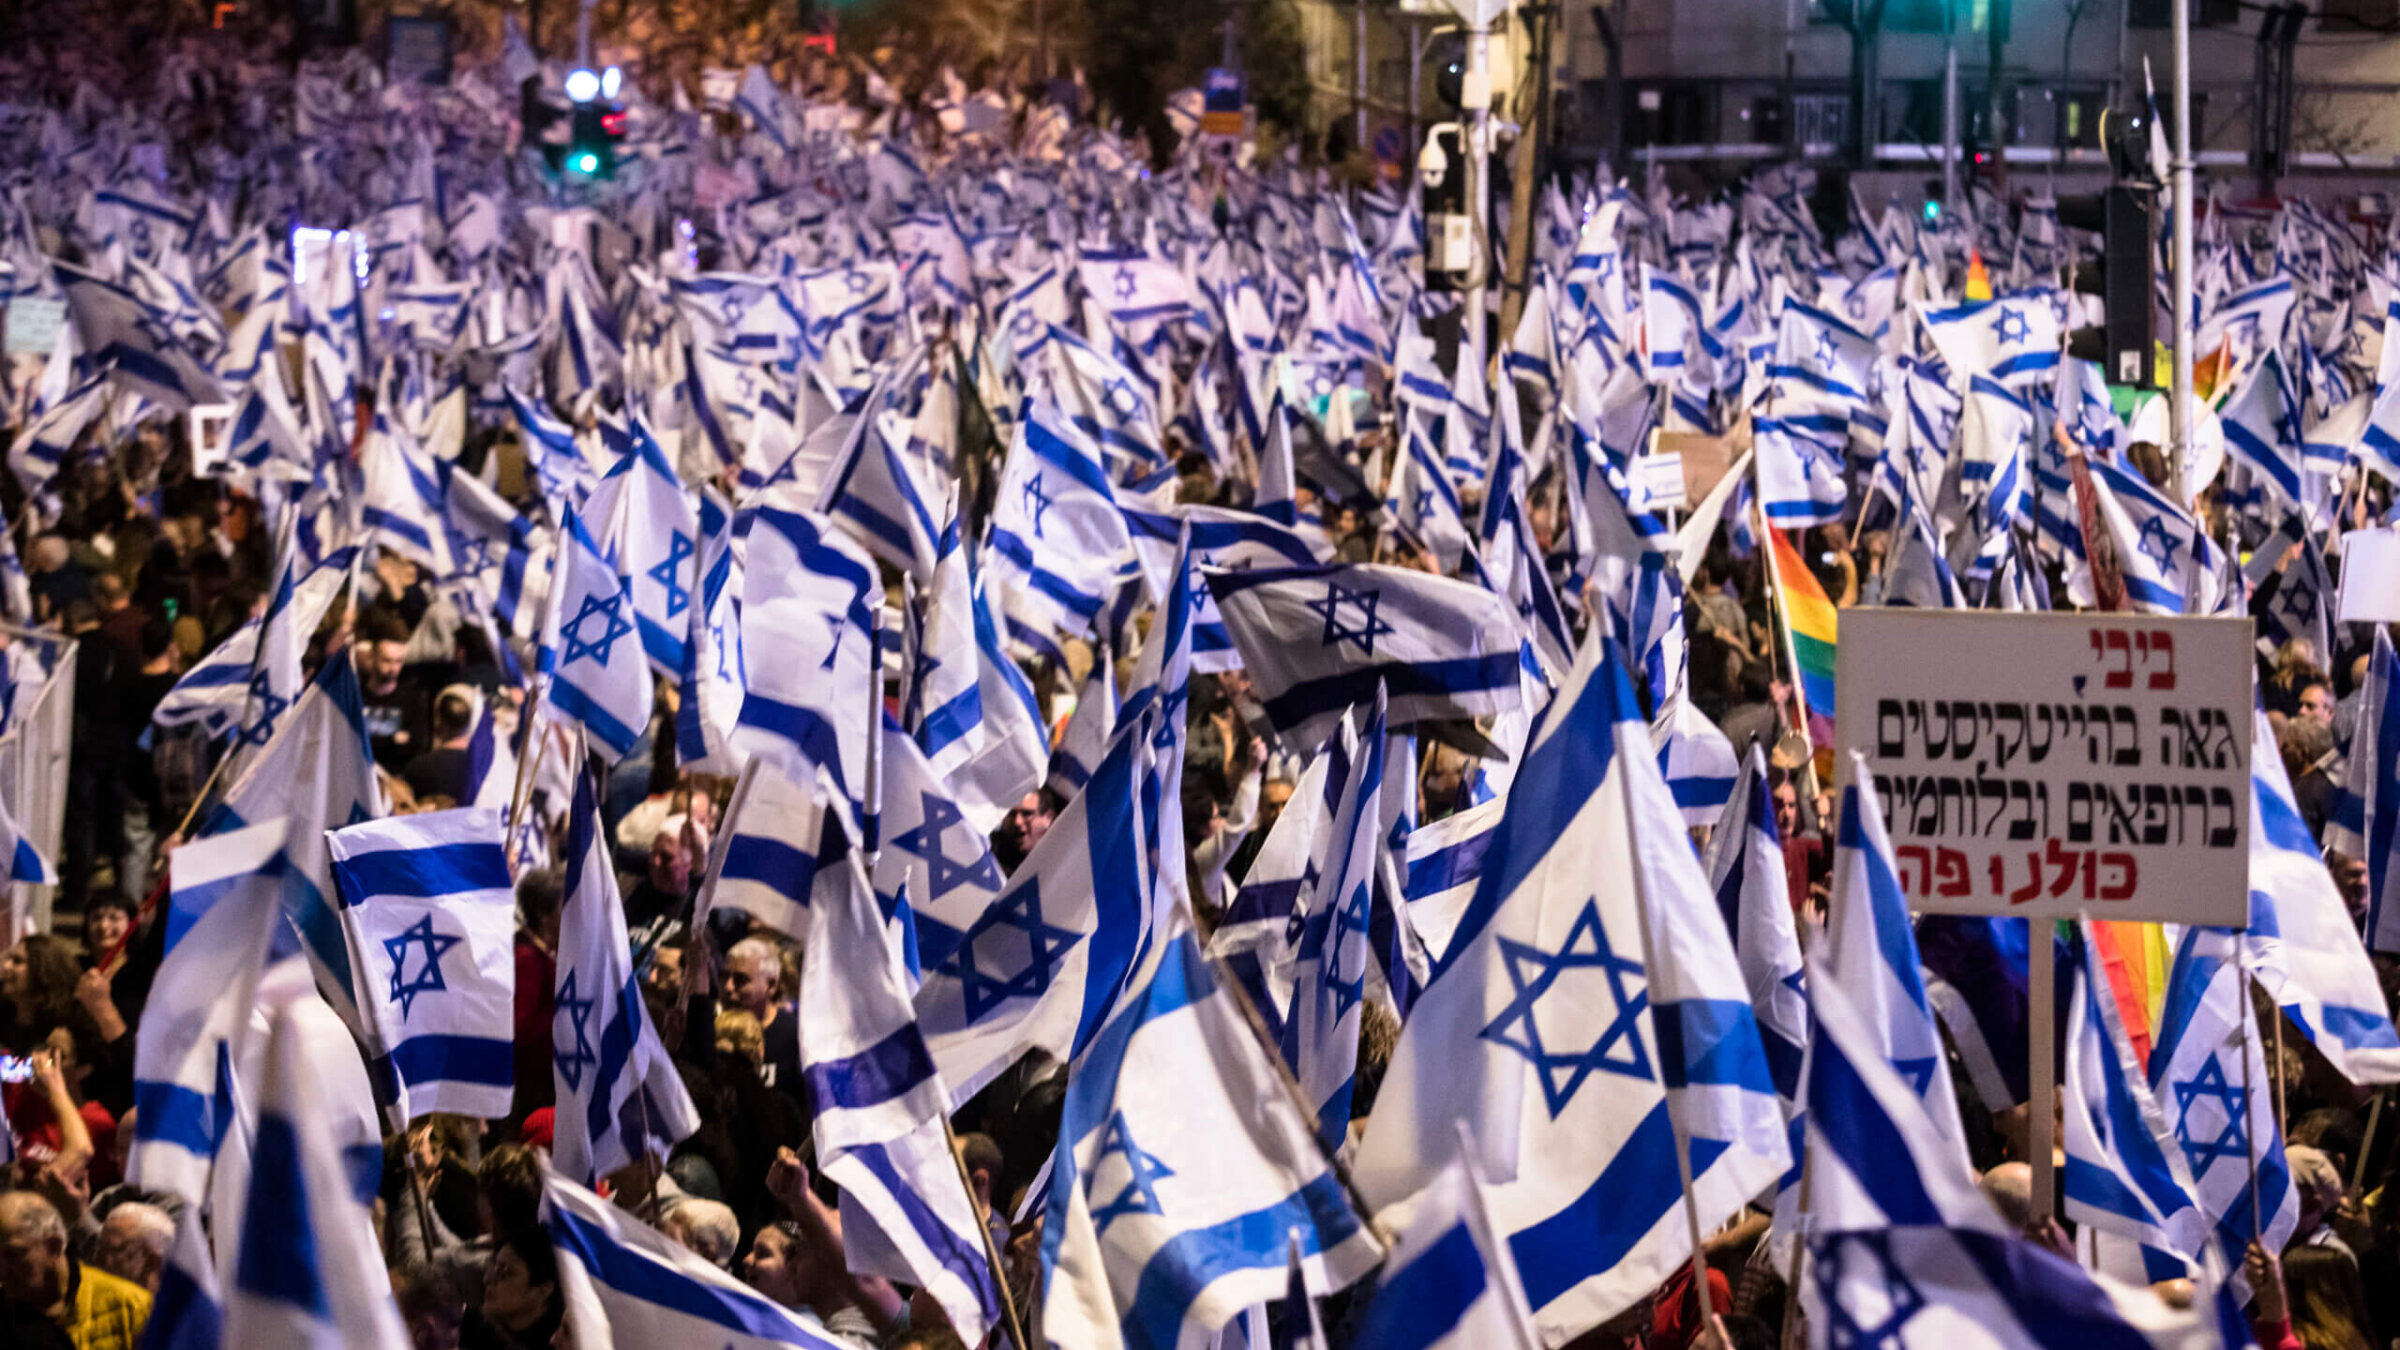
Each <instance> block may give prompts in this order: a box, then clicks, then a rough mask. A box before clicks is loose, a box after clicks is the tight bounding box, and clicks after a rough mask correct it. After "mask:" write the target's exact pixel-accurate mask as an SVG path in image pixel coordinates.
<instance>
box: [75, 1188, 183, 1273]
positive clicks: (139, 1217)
mask: <svg viewBox="0 0 2400 1350" xmlns="http://www.w3.org/2000/svg"><path fill="white" fill-rule="evenodd" d="M174 1245H175V1221H174V1220H173V1219H171V1218H169V1217H167V1212H166V1211H165V1210H163V1209H160V1208H159V1207H158V1206H156V1205H150V1204H144V1203H142V1202H141V1201H139V1200H128V1201H126V1202H125V1203H124V1204H121V1205H118V1206H117V1207H116V1208H115V1209H112V1210H110V1211H109V1212H108V1217H107V1218H106V1219H104V1220H102V1221H101V1224H100V1238H99V1240H98V1241H97V1242H95V1243H94V1244H93V1245H92V1264H93V1265H95V1266H97V1267H99V1268H100V1269H102V1270H105V1271H107V1272H108V1273H109V1274H111V1275H115V1276H117V1277H119V1278H121V1279H126V1280H130V1281H132V1282H133V1283H135V1284H138V1285H140V1286H141V1287H142V1288H144V1289H147V1290H149V1291H150V1292H151V1293H153V1294H155V1293H157V1292H158V1273H159V1271H161V1270H163V1269H165V1267H166V1264H167V1249H168V1248H170V1247H172V1246H174Z"/></svg>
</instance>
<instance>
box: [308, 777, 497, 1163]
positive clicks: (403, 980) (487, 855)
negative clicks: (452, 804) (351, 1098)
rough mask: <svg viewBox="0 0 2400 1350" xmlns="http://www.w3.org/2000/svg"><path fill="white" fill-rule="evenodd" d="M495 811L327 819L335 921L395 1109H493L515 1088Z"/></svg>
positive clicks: (490, 1113) (415, 1112)
mask: <svg viewBox="0 0 2400 1350" xmlns="http://www.w3.org/2000/svg"><path fill="white" fill-rule="evenodd" d="M504 828H505V827H504V825H503V822H502V819H501V813H500V812H499V811H497V810H493V809H491V808H489V807H473V806H467V807H460V808H458V809H456V810H453V811H432V812H424V813H420V814H417V815H413V816H401V817H397V818H394V819H391V820H378V821H370V822H369V823H367V824H364V825H353V826H351V827H350V828H348V829H344V830H336V831H334V832H333V833H332V834H331V835H330V836H329V837H328V838H327V840H326V843H327V845H328V847H330V848H331V850H332V852H333V875H334V880H335V882H336V883H337V884H338V885H339V886H340V888H341V897H342V905H343V909H342V923H343V927H344V928H345V929H346V930H347V931H348V933H349V934H350V942H351V950H352V951H354V952H355V953H357V957H358V965H359V973H360V975H361V976H363V977H364V979H363V989H362V991H361V992H362V994H363V1001H364V1003H365V1005H366V1007H367V1008H368V1010H369V1012H370V1018H369V1020H370V1023H371V1025H372V1026H373V1027H374V1029H375V1031H376V1033H377V1035H376V1039H375V1040H374V1042H373V1046H374V1048H375V1049H376V1050H377V1051H378V1052H379V1054H380V1056H381V1057H380V1059H379V1060H378V1061H377V1062H376V1063H375V1064H374V1066H373V1067H374V1068H375V1070H376V1071H377V1075H378V1077H379V1079H380V1080H381V1081H380V1084H379V1092H380V1095H382V1096H383V1097H384V1099H385V1100H386V1101H387V1102H390V1103H391V1104H392V1105H393V1107H394V1118H395V1119H397V1120H403V1121H406V1120H414V1119H416V1118H417V1117H419V1116H422V1115H425V1114H427V1113H429V1112H433V1111H448V1112H452V1113H454V1114H457V1115H462V1116H476V1117H483V1118H494V1117H500V1116H505V1115H507V1114H508V1113H509V1107H510V1102H511V1098H512V1096H513V1094H514V1087H515V1074H514V1063H515V1060H514V1055H515V1038H516V1027H515V1014H516V987H517V980H516V975H517V971H516V928H517V922H516V921H517V911H516V889H515V886H514V884H513V883H512V882H511V881H510V879H509V874H508V856H507V852H506V849H505V847H504V845H503V843H502V839H501V835H502V833H503V830H504Z"/></svg>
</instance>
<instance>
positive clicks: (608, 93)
mask: <svg viewBox="0 0 2400 1350" xmlns="http://www.w3.org/2000/svg"><path fill="white" fill-rule="evenodd" d="M624 82H625V72H623V71H621V70H619V69H617V68H616V67H615V66H610V67H609V68H608V69H606V70H603V71H601V72H600V97H602V98H615V97H616V96H617V88H618V86H619V85H622V84H623V83H624Z"/></svg>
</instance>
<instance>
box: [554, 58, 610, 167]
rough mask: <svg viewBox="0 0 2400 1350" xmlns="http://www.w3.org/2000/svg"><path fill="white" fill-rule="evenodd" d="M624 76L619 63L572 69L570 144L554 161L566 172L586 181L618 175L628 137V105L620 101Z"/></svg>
mask: <svg viewBox="0 0 2400 1350" xmlns="http://www.w3.org/2000/svg"><path fill="white" fill-rule="evenodd" d="M620 79H621V76H620V75H619V74H618V72H617V68H616V67H615V66H610V67H609V68H608V69H607V70H605V71H600V72H594V71H590V70H575V71H570V72H568V74H567V98H568V99H569V100H570V101H571V102H572V104H573V111H572V112H571V114H570V118H571V120H570V121H569V123H568V128H567V143H566V146H565V147H564V150H563V153H562V154H561V155H560V157H559V158H558V159H557V160H556V161H554V163H555V164H556V167H557V168H558V170H559V172H560V174H561V175H562V176H564V177H566V178H569V179H572V180H578V181H582V182H599V181H603V180H606V179H610V178H614V177H616V176H617V147H618V146H619V145H621V144H623V142H624V140H625V105H624V104H622V103H619V102H617V88H618V82H619V80H620Z"/></svg>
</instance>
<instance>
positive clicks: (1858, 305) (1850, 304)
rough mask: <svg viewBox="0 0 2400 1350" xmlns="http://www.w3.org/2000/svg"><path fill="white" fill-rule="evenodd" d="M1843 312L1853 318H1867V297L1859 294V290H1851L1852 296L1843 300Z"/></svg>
mask: <svg viewBox="0 0 2400 1350" xmlns="http://www.w3.org/2000/svg"><path fill="white" fill-rule="evenodd" d="M1842 312H1843V313H1845V314H1848V315H1849V316H1850V317H1851V318H1853V319H1858V320H1861V321H1863V320H1865V318H1866V317H1867V297H1865V296H1863V295H1861V294H1859V293H1858V292H1857V291H1852V292H1850V298H1849V299H1847V300H1844V301H1843V302H1842Z"/></svg>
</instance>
